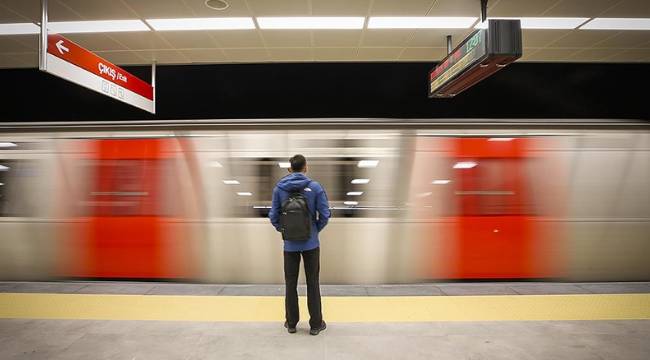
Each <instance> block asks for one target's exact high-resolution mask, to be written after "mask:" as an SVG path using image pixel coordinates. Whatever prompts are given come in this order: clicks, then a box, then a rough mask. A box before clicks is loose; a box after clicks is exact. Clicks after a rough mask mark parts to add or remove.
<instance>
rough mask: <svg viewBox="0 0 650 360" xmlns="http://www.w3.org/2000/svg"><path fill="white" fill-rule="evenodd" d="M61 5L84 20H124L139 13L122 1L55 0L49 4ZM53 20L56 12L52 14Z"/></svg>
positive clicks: (132, 17)
mask: <svg viewBox="0 0 650 360" xmlns="http://www.w3.org/2000/svg"><path fill="white" fill-rule="evenodd" d="M54 3H57V5H60V6H61V7H65V8H67V9H68V10H69V11H70V12H72V13H75V14H79V15H80V18H82V19H83V20H109V19H110V20H122V19H137V18H138V14H137V13H136V12H134V11H133V10H132V9H131V8H130V7H129V6H128V5H126V4H125V3H123V2H122V1H96V0H53V1H49V2H48V5H49V4H52V5H54ZM52 19H53V20H57V21H58V20H59V19H56V18H55V14H52Z"/></svg>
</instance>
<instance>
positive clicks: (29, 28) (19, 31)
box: [0, 23, 41, 35]
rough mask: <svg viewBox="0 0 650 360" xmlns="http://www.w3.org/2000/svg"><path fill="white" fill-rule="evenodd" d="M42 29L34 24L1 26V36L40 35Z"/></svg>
mask: <svg viewBox="0 0 650 360" xmlns="http://www.w3.org/2000/svg"><path fill="white" fill-rule="evenodd" d="M40 32H41V27H40V26H38V25H36V24H33V23H14V24H0V35H24V34H38V33H40Z"/></svg>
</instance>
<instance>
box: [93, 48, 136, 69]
mask: <svg viewBox="0 0 650 360" xmlns="http://www.w3.org/2000/svg"><path fill="white" fill-rule="evenodd" d="M97 55H99V56H101V57H103V58H104V59H106V60H108V61H110V62H112V63H113V64H115V65H120V66H122V65H138V64H142V63H144V60H143V59H142V58H141V57H139V56H138V54H137V53H136V52H133V51H99V52H97Z"/></svg>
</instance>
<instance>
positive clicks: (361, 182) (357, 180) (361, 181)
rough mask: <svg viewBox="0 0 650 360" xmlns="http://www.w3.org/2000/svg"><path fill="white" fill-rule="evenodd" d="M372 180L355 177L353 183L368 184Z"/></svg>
mask: <svg viewBox="0 0 650 360" xmlns="http://www.w3.org/2000/svg"><path fill="white" fill-rule="evenodd" d="M369 182H370V179H354V180H352V184H367V183H369Z"/></svg>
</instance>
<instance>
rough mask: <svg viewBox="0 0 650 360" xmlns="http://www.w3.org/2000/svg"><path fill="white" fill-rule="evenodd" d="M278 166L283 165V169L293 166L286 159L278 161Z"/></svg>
mask: <svg viewBox="0 0 650 360" xmlns="http://www.w3.org/2000/svg"><path fill="white" fill-rule="evenodd" d="M278 166H279V167H281V168H283V169H288V168H290V167H291V163H290V162H288V161H286V162H285V161H280V162H279V163H278Z"/></svg>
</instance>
